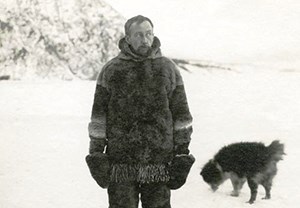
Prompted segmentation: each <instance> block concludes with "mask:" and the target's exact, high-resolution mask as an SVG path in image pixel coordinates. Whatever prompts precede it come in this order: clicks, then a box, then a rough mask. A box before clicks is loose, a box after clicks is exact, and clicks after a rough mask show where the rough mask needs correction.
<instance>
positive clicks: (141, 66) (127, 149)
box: [89, 15, 193, 208]
mask: <svg viewBox="0 0 300 208" xmlns="http://www.w3.org/2000/svg"><path fill="white" fill-rule="evenodd" d="M119 48H120V50H121V52H120V54H119V55H118V56H117V57H115V58H114V59H112V60H111V61H109V62H108V63H107V64H106V65H105V66H104V67H103V69H102V71H101V73H100V74H99V77H98V80H97V86H96V92H95V98H94V104H93V109H92V116H91V122H90V123H89V136H90V149H89V153H90V157H91V155H98V156H99V155H100V158H102V159H103V158H104V159H103V160H105V158H106V159H107V161H108V163H105V162H104V163H101V162H100V163H99V164H98V168H99V169H101V168H102V170H103V169H105V168H106V169H107V168H108V169H109V170H108V171H106V170H105V171H106V172H105V171H104V172H105V173H106V176H105V177H109V179H108V180H104V181H108V182H107V184H105V183H106V182H105V183H104V185H103V184H102V185H101V186H102V187H104V188H106V187H108V196H109V207H110V208H120V207H126V208H137V207H138V203H139V195H140V196H141V202H142V206H143V208H150V207H151V208H158V207H160V208H169V207H171V206H170V188H171V189H176V188H178V187H180V186H181V185H182V184H183V183H184V182H185V178H186V177H184V179H183V180H181V182H180V185H178V184H176V183H175V185H174V184H173V182H174V181H172V180H173V179H174V178H172V174H171V173H172V171H173V172H174V174H175V175H176V173H177V172H180V171H181V170H178V171H177V170H176V168H175V169H174V167H175V166H174V165H173V162H172V161H176V158H179V161H180V160H181V159H180V158H188V154H189V149H188V146H189V143H190V136H191V133H192V126H191V123H192V116H191V114H190V112H189V108H188V104H187V100H186V95H185V90H184V86H183V82H182V78H181V75H180V73H179V71H178V69H177V68H176V66H175V64H174V63H173V62H172V61H171V60H169V59H168V58H166V57H163V56H162V55H161V51H160V41H159V39H158V38H157V37H155V36H154V35H153V24H152V22H151V20H150V19H148V18H146V17H143V16H141V15H138V16H136V17H133V18H131V19H129V20H128V21H127V22H126V24H125V37H124V38H123V39H121V40H120V42H119ZM104 152H105V153H104ZM182 161H184V159H183V160H182ZM186 161H187V162H188V163H189V161H190V160H189V159H188V160H186ZM192 163H193V161H192V162H191V163H190V165H187V168H183V169H187V171H186V172H188V171H189V168H190V166H191V164H192ZM101 164H102V165H101ZM103 164H104V165H103ZM107 164H109V166H108V165H107ZM100 166H101V167H100ZM179 166H180V162H179ZM172 167H173V169H172ZM180 167H185V166H180ZM97 174H98V173H96V174H92V175H94V176H95V175H97ZM104 175H105V174H104ZM186 175H187V174H186ZM175 179H176V176H175ZM102 182H103V181H102ZM177 182H178V181H177ZM100 183H101V182H100ZM100 183H98V184H100Z"/></svg>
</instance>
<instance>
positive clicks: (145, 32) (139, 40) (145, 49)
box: [126, 21, 154, 56]
mask: <svg viewBox="0 0 300 208" xmlns="http://www.w3.org/2000/svg"><path fill="white" fill-rule="evenodd" d="M153 39H154V35H153V28H152V26H151V24H150V23H149V22H148V21H144V22H142V23H140V24H138V23H136V22H135V23H133V24H132V25H131V26H130V28H129V35H127V36H126V41H127V43H128V44H129V45H131V47H132V48H133V49H134V50H135V52H136V53H137V54H139V55H143V56H145V55H147V54H148V53H149V51H150V49H151V46H152V43H153Z"/></svg>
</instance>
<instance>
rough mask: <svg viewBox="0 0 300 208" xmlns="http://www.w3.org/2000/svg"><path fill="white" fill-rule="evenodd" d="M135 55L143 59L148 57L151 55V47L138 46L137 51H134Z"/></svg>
mask: <svg viewBox="0 0 300 208" xmlns="http://www.w3.org/2000/svg"><path fill="white" fill-rule="evenodd" d="M135 53H136V54H138V55H140V56H144V57H146V56H149V55H150V54H151V47H150V46H147V45H142V46H139V47H138V48H137V50H135Z"/></svg>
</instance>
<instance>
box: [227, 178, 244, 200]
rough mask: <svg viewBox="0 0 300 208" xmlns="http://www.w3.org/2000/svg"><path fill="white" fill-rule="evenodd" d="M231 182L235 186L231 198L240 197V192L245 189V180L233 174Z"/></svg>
mask: <svg viewBox="0 0 300 208" xmlns="http://www.w3.org/2000/svg"><path fill="white" fill-rule="evenodd" d="M230 180H231V183H232V186H233V191H232V193H231V196H235V197H237V196H239V194H240V190H241V189H242V188H243V185H244V183H245V181H246V179H245V178H240V177H238V176H237V175H236V174H231V176H230Z"/></svg>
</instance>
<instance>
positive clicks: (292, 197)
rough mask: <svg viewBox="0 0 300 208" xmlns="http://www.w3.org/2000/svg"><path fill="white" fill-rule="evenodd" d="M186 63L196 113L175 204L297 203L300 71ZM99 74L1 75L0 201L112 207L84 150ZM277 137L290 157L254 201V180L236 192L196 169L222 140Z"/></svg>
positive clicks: (16, 207) (266, 207) (20, 205)
mask: <svg viewBox="0 0 300 208" xmlns="http://www.w3.org/2000/svg"><path fill="white" fill-rule="evenodd" d="M190 70H191V72H186V71H182V75H183V78H184V81H185V85H186V91H187V94H188V100H189V105H190V108H191V111H192V114H193V116H194V133H193V140H192V142H191V146H190V149H191V152H192V153H193V154H194V155H195V157H196V159H197V160H196V162H195V165H194V166H193V168H192V170H191V174H190V176H189V178H188V181H187V184H186V185H185V186H184V187H183V188H181V189H179V190H177V191H173V192H172V205H173V206H172V207H173V208H185V207H186V208H198V207H211V208H214V207H232V208H240V207H250V206H253V207H254V206H255V207H258V208H273V207H281V208H285V207H288V208H293V207H295V208H296V207H298V205H297V204H298V203H299V194H300V182H299V180H297V179H298V175H300V165H299V162H298V159H299V157H300V142H299V135H300V128H299V126H300V110H299V106H300V93H299V89H300V73H297V72H280V71H274V70H273V71H270V70H267V69H259V70H252V69H250V68H248V69H247V70H245V71H243V70H242V69H241V68H237V69H235V70H232V71H229V70H218V69H214V70H212V69H210V70H205V69H201V70H200V69H199V68H195V67H190ZM94 88H95V83H94V82H88V81H73V82H62V81H57V82H53V81H52V82H50V81H48V82H26V81H20V82H18V81H15V82H13V81H2V82H0V95H1V99H0V144H1V145H0V207H1V208H2V207H3V208H6V207H9V208H35V207H43V208H71V207H72V208H82V207H88V208H99V207H101V208H102V207H103V208H104V207H108V204H107V194H106V190H102V189H100V188H98V186H97V185H96V183H95V182H94V181H93V179H92V178H91V176H90V174H89V172H88V169H87V166H86V164H85V161H84V157H85V155H86V154H87V150H88V142H89V139H88V133H87V124H88V122H89V116H90V112H91V105H92V100H93V93H94ZM274 139H280V140H281V141H282V142H284V143H285V144H286V153H287V155H286V157H285V158H284V160H283V161H280V163H279V164H278V166H279V171H278V175H277V176H276V177H275V180H274V185H273V190H272V197H273V198H272V199H271V200H268V201H265V200H261V199H260V198H262V197H263V195H264V192H263V189H262V187H260V188H259V194H258V199H257V201H256V202H255V204H254V205H249V204H247V203H245V202H246V201H247V200H248V199H249V197H250V193H249V189H248V187H247V185H245V186H244V188H243V190H242V193H241V196H240V197H239V198H233V197H230V196H229V194H230V191H231V184H230V182H229V181H228V182H226V183H225V184H224V185H223V186H222V187H221V188H220V189H219V190H218V191H217V192H215V193H212V192H211V191H210V190H209V187H208V186H207V185H206V184H205V183H204V182H203V181H202V179H201V177H200V175H199V172H200V170H201V167H202V166H203V164H204V163H205V162H206V161H207V160H208V159H210V158H211V157H212V156H213V154H214V153H215V152H216V151H217V150H218V149H219V148H221V147H222V146H223V145H225V144H228V143H231V142H236V141H263V142H265V143H267V144H269V143H270V142H271V141H272V140H274Z"/></svg>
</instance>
